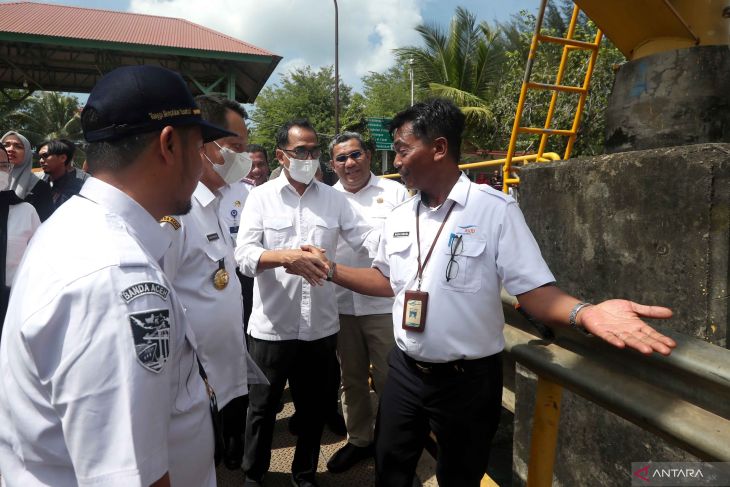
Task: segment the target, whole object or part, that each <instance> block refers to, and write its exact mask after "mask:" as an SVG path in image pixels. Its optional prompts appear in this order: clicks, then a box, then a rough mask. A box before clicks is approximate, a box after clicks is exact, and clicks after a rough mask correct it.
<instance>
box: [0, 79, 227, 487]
mask: <svg viewBox="0 0 730 487" xmlns="http://www.w3.org/2000/svg"><path fill="white" fill-rule="evenodd" d="M199 113H200V111H199V109H198V107H197V106H196V105H195V102H194V100H193V97H192V95H191V94H190V92H189V91H188V88H187V85H186V83H185V81H184V80H183V79H182V77H181V76H180V75H178V74H177V73H174V72H172V71H169V70H167V69H164V68H160V67H156V66H130V67H124V68H118V69H116V70H114V71H112V72H111V73H109V74H108V75H106V76H105V77H103V78H102V79H101V80H100V81H99V82H98V83H97V84H96V86H95V87H94V89H93V90H92V92H91V95H90V96H89V99H88V101H87V103H86V106H85V107H84V110H83V112H82V114H81V124H82V127H83V129H84V136H85V138H86V140H87V141H88V142H89V143H90V144H89V146H88V148H87V157H88V162H89V167H90V168H91V169H92V170H93V172H94V176H95V177H93V178H90V179H89V180H88V181H87V182H86V184H85V185H84V187H83V188H82V190H81V192H80V193H79V196H73V197H72V198H71V199H70V200H69V201H68V202H66V203H64V205H63V206H62V207H61V208H59V209H58V210H57V211H56V212H55V214H54V215H53V217H52V218H50V219H49V220H48V221H46V223H45V225H43V226H41V228H40V229H39V231H38V232H37V233H36V235H35V237H34V239H33V240H32V241H31V244H30V246H29V248H28V250H27V253H26V256H25V258H24V260H23V262H22V263H21V266H20V269H19V270H18V276H17V279H16V281H15V286H14V289H13V294H12V296H11V298H10V306H9V308H8V315H7V319H6V321H5V329H4V330H3V337H2V344H1V345H0V370H2V371H3V373H2V376H1V377H0V424H1V425H2V427H0V471H2V476H3V481H4V483H5V484H6V485H8V486H21V487H29V486H31V487H32V486H49V485H52V486H60V487H65V486H76V485H104V486H144V487H147V486H149V485H153V486H169V485H175V486H189V487H200V486H211V487H212V486H215V469H214V465H213V447H214V439H213V425H212V421H211V411H210V409H209V403H208V402H209V401H208V397H207V394H206V387H205V384H204V382H203V379H202V378H201V375H202V373H201V374H200V375H199V369H198V364H197V361H196V357H195V352H194V347H195V342H194V335H193V334H192V333H191V331H190V329H189V327H188V323H187V321H186V319H185V314H184V311H183V307H182V305H181V304H180V301H179V300H178V297H177V294H176V293H175V291H174V290H173V289H172V287H171V285H170V282H169V281H168V279H167V277H166V276H165V274H164V273H163V271H162V269H161V268H160V265H159V264H158V262H159V261H160V259H161V258H162V255H163V253H164V252H165V251H166V250H167V248H168V246H169V244H170V239H169V238H168V237H167V236H166V235H165V232H164V231H163V230H162V228H160V226H159V224H158V223H157V220H158V219H159V218H162V217H163V216H164V215H166V214H171V213H178V214H182V213H185V212H187V211H188V210H189V209H190V196H191V194H192V192H193V189H194V188H195V185H196V184H197V182H198V179H199V178H200V171H201V163H200V150H201V148H202V145H203V142H204V141H208V140H214V139H218V138H220V137H224V136H227V135H232V134H230V133H229V132H226V131H225V130H223V129H219V128H217V127H215V126H213V125H211V124H208V123H207V122H205V121H203V120H202V119H201V118H200V115H199ZM201 130H202V137H201ZM49 248H63V249H65V250H64V256H63V258H62V259H59V258H57V257H56V256H55V255H54V254H52V253H49V252H48V249H49Z"/></svg>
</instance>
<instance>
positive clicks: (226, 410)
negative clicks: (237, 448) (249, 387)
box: [220, 395, 248, 442]
mask: <svg viewBox="0 0 730 487" xmlns="http://www.w3.org/2000/svg"><path fill="white" fill-rule="evenodd" d="M247 410H248V395H245V396H238V397H234V398H233V399H231V400H230V402H229V403H228V404H226V405H225V406H224V407H223V409H221V411H220V418H221V427H222V430H223V438H224V439H225V440H226V442H228V441H229V440H230V439H232V438H238V439H239V440H240V441H243V433H244V431H245V430H246V411H247Z"/></svg>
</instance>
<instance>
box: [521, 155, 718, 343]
mask: <svg viewBox="0 0 730 487" xmlns="http://www.w3.org/2000/svg"><path fill="white" fill-rule="evenodd" d="M522 181H523V182H522V185H521V189H520V193H521V197H520V206H521V208H522V210H523V212H524V213H525V218H526V219H527V223H528V224H529V226H530V228H531V229H532V232H533V234H534V235H535V238H536V239H537V241H538V243H539V244H540V247H541V249H542V252H543V256H544V257H545V259H546V260H547V262H548V264H549V265H550V268H551V269H552V271H553V273H554V274H555V277H556V279H557V280H558V285H559V286H560V287H562V288H563V289H565V290H566V291H568V292H570V293H574V294H575V295H576V296H578V297H582V298H584V299H587V300H591V301H600V300H603V299H606V298H609V297H624V298H630V299H632V300H634V301H638V302H642V303H647V304H661V305H665V306H669V307H671V308H673V309H674V311H675V315H674V317H673V318H672V319H671V320H669V321H667V322H662V323H660V325H661V326H668V327H671V328H672V329H675V330H678V331H681V332H683V333H686V334H688V335H691V336H694V337H698V338H702V339H704V340H707V341H709V342H712V343H714V344H717V345H720V346H726V343H727V332H728V330H727V322H728V307H729V305H730V300H729V299H728V251H729V245H728V237H729V228H730V144H705V145H692V146H682V147H673V148H664V149H652V150H645V151H637V152H629V153H618V154H610V155H604V156H598V157H593V158H584V159H581V158H578V159H572V160H570V161H569V162H557V163H551V164H545V165H532V166H530V167H528V168H526V169H525V170H523V171H522Z"/></svg>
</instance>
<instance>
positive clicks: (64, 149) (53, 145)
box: [38, 139, 76, 166]
mask: <svg viewBox="0 0 730 487" xmlns="http://www.w3.org/2000/svg"><path fill="white" fill-rule="evenodd" d="M38 147H45V148H46V150H47V151H48V153H49V154H50V155H64V156H66V162H65V164H66V165H67V166H68V165H69V164H71V161H73V158H74V153H75V152H76V146H75V145H74V143H73V142H71V141H70V140H68V139H49V140H46V141H44V142H42V143H41V144H39V145H38ZM38 151H39V152H40V149H38Z"/></svg>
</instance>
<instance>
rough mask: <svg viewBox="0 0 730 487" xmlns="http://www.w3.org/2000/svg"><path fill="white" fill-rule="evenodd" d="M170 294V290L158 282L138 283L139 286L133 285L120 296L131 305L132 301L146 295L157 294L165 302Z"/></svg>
mask: <svg viewBox="0 0 730 487" xmlns="http://www.w3.org/2000/svg"><path fill="white" fill-rule="evenodd" d="M169 293H170V290H169V289H167V288H166V287H165V286H163V285H162V284H158V283H156V282H138V283H137V284H132V285H131V286H129V287H128V288H127V289H125V290H124V291H122V292H121V293H120V296H122V299H123V300H124V302H125V303H127V304H129V303H130V302H131V301H132V300H134V299H137V298H138V297H140V296H144V295H145V294H156V295H158V296H159V297H161V298H162V299H163V300H167V295H168V294H169Z"/></svg>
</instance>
